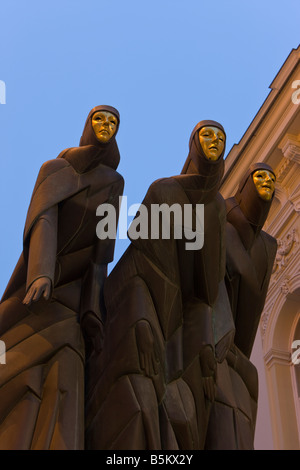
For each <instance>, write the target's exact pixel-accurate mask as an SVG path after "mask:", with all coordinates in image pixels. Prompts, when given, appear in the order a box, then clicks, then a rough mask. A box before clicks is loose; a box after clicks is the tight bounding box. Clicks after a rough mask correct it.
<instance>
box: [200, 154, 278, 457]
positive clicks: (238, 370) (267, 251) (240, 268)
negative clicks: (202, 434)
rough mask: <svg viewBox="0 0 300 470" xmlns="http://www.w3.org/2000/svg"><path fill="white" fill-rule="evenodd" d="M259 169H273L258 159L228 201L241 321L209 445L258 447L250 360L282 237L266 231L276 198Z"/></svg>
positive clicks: (224, 366) (230, 261)
mask: <svg viewBox="0 0 300 470" xmlns="http://www.w3.org/2000/svg"><path fill="white" fill-rule="evenodd" d="M257 170H268V171H270V172H271V173H273V174H274V171H273V170H272V168H271V167H270V166H269V165H267V164H265V163H254V164H253V165H251V166H250V168H249V170H248V171H247V173H246V174H245V176H244V177H243V179H242V180H241V182H240V184H239V187H238V190H237V192H236V194H235V196H234V197H232V198H229V199H227V200H226V212H227V224H226V276H225V282H226V288H227V292H228V297H229V301H230V305H231V311H232V315H233V320H234V324H235V330H236V331H235V337H234V345H233V346H232V347H231V348H230V350H229V351H228V353H227V356H226V359H225V360H224V361H223V362H222V363H221V364H219V365H218V370H217V395H216V400H215V402H214V404H213V408H212V412H211V415H210V422H209V427H208V435H207V440H206V448H207V449H210V450H233V449H235V450H236V449H238V450H249V449H253V447H254V431H255V422H256V414H257V400H258V377H257V370H256V367H255V366H254V365H253V364H252V363H251V362H250V360H249V358H250V355H251V351H252V347H253V343H254V340H255V336H256V332H257V328H258V325H259V320H260V316H261V313H262V311H263V307H264V303H265V299H266V295H267V290H268V285H269V281H270V277H271V272H272V267H273V263H274V259H275V255H276V249H277V243H276V239H275V238H273V237H272V236H271V235H269V234H267V233H266V232H264V231H263V230H262V227H263V225H264V223H265V220H266V218H267V216H268V213H269V210H270V207H271V204H272V200H273V198H274V194H273V197H272V199H271V200H270V201H265V200H263V199H262V198H261V197H260V196H259V194H258V192H257V189H256V187H255V184H254V182H253V178H252V176H253V173H254V172H255V171H257Z"/></svg>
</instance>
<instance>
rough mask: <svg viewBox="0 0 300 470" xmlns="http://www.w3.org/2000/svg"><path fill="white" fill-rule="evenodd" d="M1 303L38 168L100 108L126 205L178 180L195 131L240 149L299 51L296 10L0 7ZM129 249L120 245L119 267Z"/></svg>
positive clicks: (204, 5) (232, 4)
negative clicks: (115, 113)
mask: <svg viewBox="0 0 300 470" xmlns="http://www.w3.org/2000/svg"><path fill="white" fill-rule="evenodd" d="M0 18H1V28H0V51H1V53H0V59H1V60H0V80H4V81H5V83H6V104H5V105H0V152H1V161H0V165H1V171H0V191H1V197H0V202H1V208H0V209H1V234H0V237H1V238H0V242H1V243H0V250H1V270H0V295H2V292H3V291H4V289H5V286H6V284H7V282H8V280H9V277H10V275H11V272H12V270H13V268H14V266H15V263H16V261H17V259H18V257H19V254H20V252H21V250H22V233H23V226H24V221H25V217H26V212H27V208H28V204H29V200H30V197H31V193H32V189H33V186H34V183H35V179H36V176H37V173H38V170H39V168H40V166H41V164H42V163H43V162H44V161H46V160H49V159H51V158H55V157H56V156H57V155H58V154H59V153H60V151H61V150H63V149H64V148H67V147H72V146H76V145H78V142H79V139H80V136H81V132H82V129H83V125H84V122H85V119H86V116H87V114H88V112H89V111H90V109H91V108H92V107H93V106H95V105H98V104H110V105H112V106H115V107H116V108H118V110H119V111H120V114H121V126H120V130H119V134H118V138H117V140H118V144H119V148H120V152H121V164H120V166H119V171H120V173H121V174H122V175H123V176H124V178H125V195H127V196H128V203H129V204H133V203H137V202H141V201H142V199H143V196H144V194H145V192H146V191H147V188H148V186H149V185H150V184H151V182H152V181H154V180H155V179H157V178H159V177H163V176H171V175H173V174H178V173H179V172H180V170H181V167H182V165H183V163H184V161H185V158H186V155H187V151H188V140H189V136H190V133H191V130H192V129H193V127H194V125H195V124H196V123H197V122H198V121H200V120H202V119H215V120H217V121H219V122H221V123H222V124H223V125H224V127H225V130H226V132H227V150H226V153H228V151H229V150H230V148H231V147H232V145H233V144H234V143H237V142H238V141H239V140H240V138H241V136H242V135H243V133H244V132H245V130H246V129H247V127H248V125H249V124H250V122H251V120H252V119H253V117H254V116H255V114H256V112H257V111H258V109H259V108H260V106H261V105H262V103H263V101H264V100H265V98H266V97H267V95H268V93H269V89H268V87H269V85H270V83H271V82H272V80H273V78H274V77H275V75H276V73H277V72H278V70H279V68H280V67H281V66H282V64H283V62H284V61H285V59H286V57H287V56H288V55H289V53H290V51H291V50H292V49H293V48H296V47H297V46H298V44H299V18H300V3H299V0H285V1H284V2H282V1H281V0H273V1H269V0H251V2H250V1H248V2H245V1H240V0H231V1H224V0H215V1H214V2H208V1H202V0H184V1H183V0H151V2H150V1H145V0H144V1H142V0H126V1H125V0H115V1H113V2H108V1H103V0H97V1H94V0H85V1H83V0H82V1H78V0H77V1H76V0H52V1H51V2H42V1H40V0H26V1H23V0H2V2H1V7H0ZM126 246H127V241H123V242H121V241H117V245H116V252H115V261H117V260H118V259H119V257H120V256H121V254H122V253H123V251H124V249H125V247H126Z"/></svg>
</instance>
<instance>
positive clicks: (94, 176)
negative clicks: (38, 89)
mask: <svg viewBox="0 0 300 470" xmlns="http://www.w3.org/2000/svg"><path fill="white" fill-rule="evenodd" d="M118 127H119V113H118V111H117V110H116V109H114V108H112V107H110V106H98V107H96V108H94V109H92V111H91V112H90V113H89V116H88V118H87V121H86V124H85V128H84V131H83V134H82V137H81V140H80V144H79V147H76V148H70V149H67V150H64V151H63V152H62V153H61V154H60V155H59V156H58V157H57V159H55V160H50V161H47V162H46V163H45V164H44V165H43V166H42V167H41V170H40V172H39V175H38V178H37V181H36V185H35V188H34V191H33V195H32V199H31V202H30V206H29V209H28V214H27V219H26V223H25V229H24V249H23V253H22V255H21V257H20V259H19V261H18V264H17V266H16V268H15V270H14V273H13V275H12V277H11V279H10V281H9V284H8V286H7V288H6V291H5V293H4V295H3V298H2V300H1V304H0V335H1V340H3V341H4V342H5V345H6V365H5V366H4V367H1V369H0V448H1V449H69V450H71V449H83V448H84V431H85V424H84V423H85V403H84V401H85V398H84V397H85V388H86V393H87V394H90V391H91V388H92V386H93V374H92V373H91V371H92V370H93V367H94V364H95V363H96V362H97V360H98V356H99V353H100V351H101V348H102V324H103V320H104V319H103V315H104V311H103V301H102V289H103V283H104V280H105V278H106V276H107V264H108V263H109V262H111V261H112V259H113V252H114V242H115V240H113V239H106V240H99V239H98V238H97V236H96V224H97V220H96V208H97V207H98V206H99V205H100V204H102V203H105V202H109V203H111V204H113V205H114V206H115V207H116V209H117V210H118V203H119V199H118V198H119V196H120V195H121V194H122V191H123V178H122V177H121V176H120V175H119V174H118V173H117V172H116V168H117V166H118V163H119V159H120V155H119V150H118V146H117V143H116V140H115V136H116V133H117V131H118Z"/></svg>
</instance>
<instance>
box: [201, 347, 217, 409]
mask: <svg viewBox="0 0 300 470" xmlns="http://www.w3.org/2000/svg"><path fill="white" fill-rule="evenodd" d="M199 360H200V367H201V371H202V377H203V388H204V394H205V396H206V397H207V398H208V400H210V401H211V402H213V401H214V399H215V395H216V391H215V381H216V367H217V363H216V359H215V355H214V353H213V350H212V348H211V346H209V345H206V346H204V348H203V349H202V350H201V351H200V353H199Z"/></svg>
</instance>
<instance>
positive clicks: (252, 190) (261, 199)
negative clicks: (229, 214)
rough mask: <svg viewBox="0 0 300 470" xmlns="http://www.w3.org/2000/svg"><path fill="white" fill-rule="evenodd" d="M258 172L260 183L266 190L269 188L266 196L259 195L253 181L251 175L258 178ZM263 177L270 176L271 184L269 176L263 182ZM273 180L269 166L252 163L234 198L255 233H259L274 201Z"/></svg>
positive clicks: (273, 174) (258, 188)
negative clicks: (260, 177)
mask: <svg viewBox="0 0 300 470" xmlns="http://www.w3.org/2000/svg"><path fill="white" fill-rule="evenodd" d="M260 170H261V173H262V181H263V183H264V185H266V189H267V188H268V187H269V189H267V191H268V194H267V196H264V195H263V194H262V193H261V189H260V187H259V186H258V184H257V183H255V180H254V179H253V175H258V176H260ZM264 175H272V176H273V178H272V183H271V182H270V181H271V180H270V178H269V176H267V179H268V181H267V180H265V182H264ZM275 179H276V177H275V173H274V170H273V169H272V168H271V167H270V166H269V165H267V164H266V163H253V164H252V165H251V166H250V168H249V169H248V171H247V172H246V174H245V175H244V177H243V178H242V180H241V182H240V184H239V187H238V190H237V192H236V194H235V196H234V197H235V199H236V201H237V203H238V204H239V206H240V209H241V211H242V212H243V214H244V216H245V217H246V219H247V220H248V221H249V222H250V224H251V225H252V226H253V228H254V229H255V231H260V230H261V229H262V227H263V225H264V223H265V221H266V219H267V216H268V213H269V210H270V208H271V204H272V201H273V199H274V194H275V190H274V183H275ZM269 182H270V184H269Z"/></svg>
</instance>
